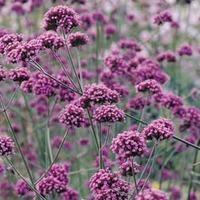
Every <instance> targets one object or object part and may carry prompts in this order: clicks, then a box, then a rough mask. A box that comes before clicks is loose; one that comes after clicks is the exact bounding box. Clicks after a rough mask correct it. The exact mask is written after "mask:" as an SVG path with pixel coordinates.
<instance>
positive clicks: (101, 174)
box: [89, 169, 130, 200]
mask: <svg viewBox="0 0 200 200" xmlns="http://www.w3.org/2000/svg"><path fill="white" fill-rule="evenodd" d="M89 188H90V190H91V191H92V195H93V198H94V199H95V200H104V199H124V200H125V199H127V198H128V191H129V189H130V186H129V184H128V183H127V182H125V181H124V180H122V179H120V177H119V175H118V174H117V173H112V172H111V171H109V170H108V169H101V170H99V171H98V172H97V173H95V174H94V175H93V176H92V177H91V178H90V181H89Z"/></svg>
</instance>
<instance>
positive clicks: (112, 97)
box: [81, 84, 119, 107]
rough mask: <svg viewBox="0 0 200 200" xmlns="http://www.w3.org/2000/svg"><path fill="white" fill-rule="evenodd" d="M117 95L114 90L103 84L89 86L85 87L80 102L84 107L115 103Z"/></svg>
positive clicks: (117, 98)
mask: <svg viewBox="0 0 200 200" xmlns="http://www.w3.org/2000/svg"><path fill="white" fill-rule="evenodd" d="M118 100H119V94H118V93H117V92H116V91H115V90H111V89H109V88H108V87H106V86H105V85H104V84H91V85H89V86H86V87H85V90H84V92H83V96H82V97H81V102H82V103H83V105H84V107H88V106H90V105H91V104H104V103H117V102H118Z"/></svg>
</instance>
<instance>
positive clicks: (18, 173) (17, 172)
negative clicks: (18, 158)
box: [5, 156, 46, 200]
mask: <svg viewBox="0 0 200 200" xmlns="http://www.w3.org/2000/svg"><path fill="white" fill-rule="evenodd" d="M5 158H6V161H7V162H8V163H9V165H10V167H11V168H12V169H13V170H14V171H15V173H16V174H17V175H18V176H19V177H20V178H21V179H22V180H23V181H24V182H25V183H26V184H27V185H28V186H29V187H30V188H31V189H32V190H33V191H34V192H35V193H36V194H37V195H38V196H39V197H40V198H41V199H43V200H46V198H45V197H43V196H42V195H41V194H40V193H39V192H38V191H37V190H36V189H35V187H33V186H32V185H31V184H30V183H29V182H28V181H27V180H26V178H24V177H23V176H22V174H21V173H20V172H19V171H18V170H17V169H16V167H15V166H14V165H13V163H12V162H11V161H10V160H9V158H8V157H7V156H5Z"/></svg>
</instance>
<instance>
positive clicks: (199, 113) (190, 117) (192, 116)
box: [183, 107, 200, 128]
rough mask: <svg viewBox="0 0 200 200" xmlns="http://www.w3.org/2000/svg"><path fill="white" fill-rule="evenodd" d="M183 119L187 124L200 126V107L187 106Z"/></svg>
mask: <svg viewBox="0 0 200 200" xmlns="http://www.w3.org/2000/svg"><path fill="white" fill-rule="evenodd" d="M183 119H184V122H185V123H186V124H189V125H190V126H194V127H198V128H199V127H200V109H198V108H196V107H189V108H186V112H185V115H184V117H183Z"/></svg>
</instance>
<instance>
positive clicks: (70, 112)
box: [59, 103, 86, 127]
mask: <svg viewBox="0 0 200 200" xmlns="http://www.w3.org/2000/svg"><path fill="white" fill-rule="evenodd" d="M85 121H86V119H85V114H84V109H83V108H81V107H80V106H78V105H75V104H74V103H71V104H69V105H67V106H66V107H65V108H64V109H63V110H62V111H61V113H60V115H59V122H60V123H63V124H65V125H66V126H71V127H74V126H75V127H81V126H83V124H84V122H85Z"/></svg>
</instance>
